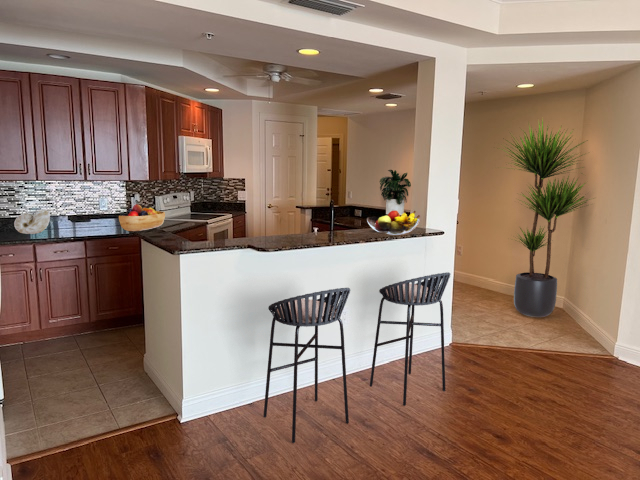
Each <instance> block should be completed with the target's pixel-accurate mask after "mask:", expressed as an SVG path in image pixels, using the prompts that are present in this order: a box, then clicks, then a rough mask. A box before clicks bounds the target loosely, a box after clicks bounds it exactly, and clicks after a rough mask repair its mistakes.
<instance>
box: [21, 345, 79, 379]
mask: <svg viewBox="0 0 640 480" xmlns="http://www.w3.org/2000/svg"><path fill="white" fill-rule="evenodd" d="M25 365H26V367H27V375H28V376H29V378H31V377H37V376H38V375H51V374H54V373H60V372H64V371H66V370H77V369H79V368H82V367H86V366H87V362H86V361H85V359H84V357H83V356H82V352H80V350H71V351H68V352H62V353H54V354H52V355H42V356H40V357H33V358H27V359H25Z"/></svg>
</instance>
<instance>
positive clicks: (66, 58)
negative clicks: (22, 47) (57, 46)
mask: <svg viewBox="0 0 640 480" xmlns="http://www.w3.org/2000/svg"><path fill="white" fill-rule="evenodd" d="M47 57H49V58H55V59H56V60H68V59H70V58H71V57H70V56H69V55H60V54H59V53H47Z"/></svg>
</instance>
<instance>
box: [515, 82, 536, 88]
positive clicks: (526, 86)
mask: <svg viewBox="0 0 640 480" xmlns="http://www.w3.org/2000/svg"><path fill="white" fill-rule="evenodd" d="M533 86H534V85H533V83H521V84H520V85H516V87H518V88H531V87H533Z"/></svg>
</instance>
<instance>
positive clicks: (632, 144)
mask: <svg viewBox="0 0 640 480" xmlns="http://www.w3.org/2000/svg"><path fill="white" fill-rule="evenodd" d="M638 85H640V67H636V68H634V69H633V70H631V71H629V72H627V73H624V74H622V75H619V76H617V77H615V78H613V79H611V80H608V81H606V82H603V83H601V84H599V85H597V86H595V87H593V88H590V89H589V90H588V91H587V96H586V106H585V115H584V128H583V136H584V139H585V140H588V143H587V144H585V145H584V148H583V150H584V151H585V152H586V156H585V158H584V161H583V165H584V168H583V169H582V173H583V179H584V181H585V182H586V184H587V186H586V189H587V191H588V193H589V195H590V196H591V197H592V199H593V200H592V201H591V205H590V206H589V207H587V208H585V209H582V210H580V211H578V212H576V213H575V214H574V215H575V222H574V231H573V240H572V244H571V258H570V261H569V270H568V277H567V289H566V298H567V300H568V301H569V302H570V305H569V309H570V310H573V312H572V313H573V316H574V317H575V316H576V315H577V316H578V318H581V319H582V320H583V321H584V322H586V323H587V324H590V325H592V329H591V330H590V332H591V333H592V334H593V335H594V336H596V338H597V339H598V340H600V342H601V343H603V345H604V346H605V348H607V349H609V350H610V351H613V345H614V343H615V342H616V339H618V326H619V323H620V311H621V302H622V294H623V287H624V279H625V270H626V269H628V268H631V269H635V270H636V271H637V265H629V266H628V265H627V261H628V260H631V259H632V258H633V255H632V256H631V257H629V255H628V253H629V252H628V250H629V247H631V248H632V249H637V248H638V244H635V245H630V244H629V238H630V234H631V218H632V210H633V204H634V195H635V191H636V189H637V185H636V178H637V169H638V156H639V152H640V91H639V90H638ZM632 275H633V274H632ZM632 286H633V283H632V285H629V287H632ZM632 295H634V296H637V290H636V291H635V292H634V293H633V294H632ZM635 321H636V322H637V317H636V319H635ZM625 334H626V335H628V337H626V338H620V339H618V341H620V342H622V343H625V344H626V343H628V342H633V341H634V340H633V339H634V338H635V337H634V335H633V334H632V330H629V329H628V328H627V329H626V330H625ZM635 341H636V342H637V339H636V340H635ZM636 345H638V343H636Z"/></svg>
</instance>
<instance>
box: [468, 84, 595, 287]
mask: <svg viewBox="0 0 640 480" xmlns="http://www.w3.org/2000/svg"><path fill="white" fill-rule="evenodd" d="M584 101H585V92H584V91H582V90H581V91H573V92H562V93H556V94H548V95H535V96H527V97H523V98H512V99H504V100H495V101H485V102H476V103H470V104H467V106H466V111H465V126H464V137H463V143H462V168H461V173H460V177H461V178H460V197H459V198H460V207H459V210H458V221H459V225H458V235H457V241H456V244H457V245H460V246H462V247H463V255H462V256H456V273H458V272H461V273H463V274H467V275H473V276H477V277H480V279H482V280H483V281H488V282H493V283H494V286H496V287H500V286H502V287H503V288H504V289H507V288H508V286H511V285H513V284H514V283H515V276H516V274H518V273H521V272H525V271H528V270H529V253H528V251H527V250H526V249H525V248H524V247H523V246H521V245H520V244H519V243H518V242H516V241H515V240H514V238H515V237H516V235H517V234H518V233H519V228H520V227H522V228H526V227H528V228H531V227H532V222H533V214H532V212H531V211H530V210H528V209H526V208H525V207H524V206H522V205H521V204H520V202H519V199H520V194H521V192H524V191H526V189H527V188H528V186H529V185H533V177H532V176H531V174H528V173H525V172H521V171H517V170H513V169H511V168H510V167H509V160H508V156H507V154H506V153H505V152H503V151H502V150H501V149H502V147H503V146H504V145H505V139H508V138H511V135H512V134H513V135H514V136H516V137H518V136H520V135H521V133H522V130H527V129H528V128H529V126H532V127H534V128H537V125H538V122H539V121H540V120H541V119H543V120H544V123H545V125H547V126H549V127H550V128H551V129H553V130H557V129H560V128H565V129H569V130H573V132H574V138H575V142H576V143H579V142H580V141H581V138H582V121H583V111H584ZM574 215H575V214H570V215H567V216H564V217H561V218H560V219H558V226H557V230H556V232H555V233H554V234H553V237H552V242H553V244H552V257H551V275H553V276H555V277H557V278H558V295H559V296H564V294H565V284H566V282H567V269H568V264H569V252H570V248H571V232H572V223H573V221H574V220H573V216H574ZM543 222H544V220H543ZM545 260H546V249H545V248H543V249H541V250H539V251H538V253H537V255H536V262H535V267H536V271H544V266H545ZM484 286H488V285H484ZM496 289H498V290H500V288H496Z"/></svg>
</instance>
